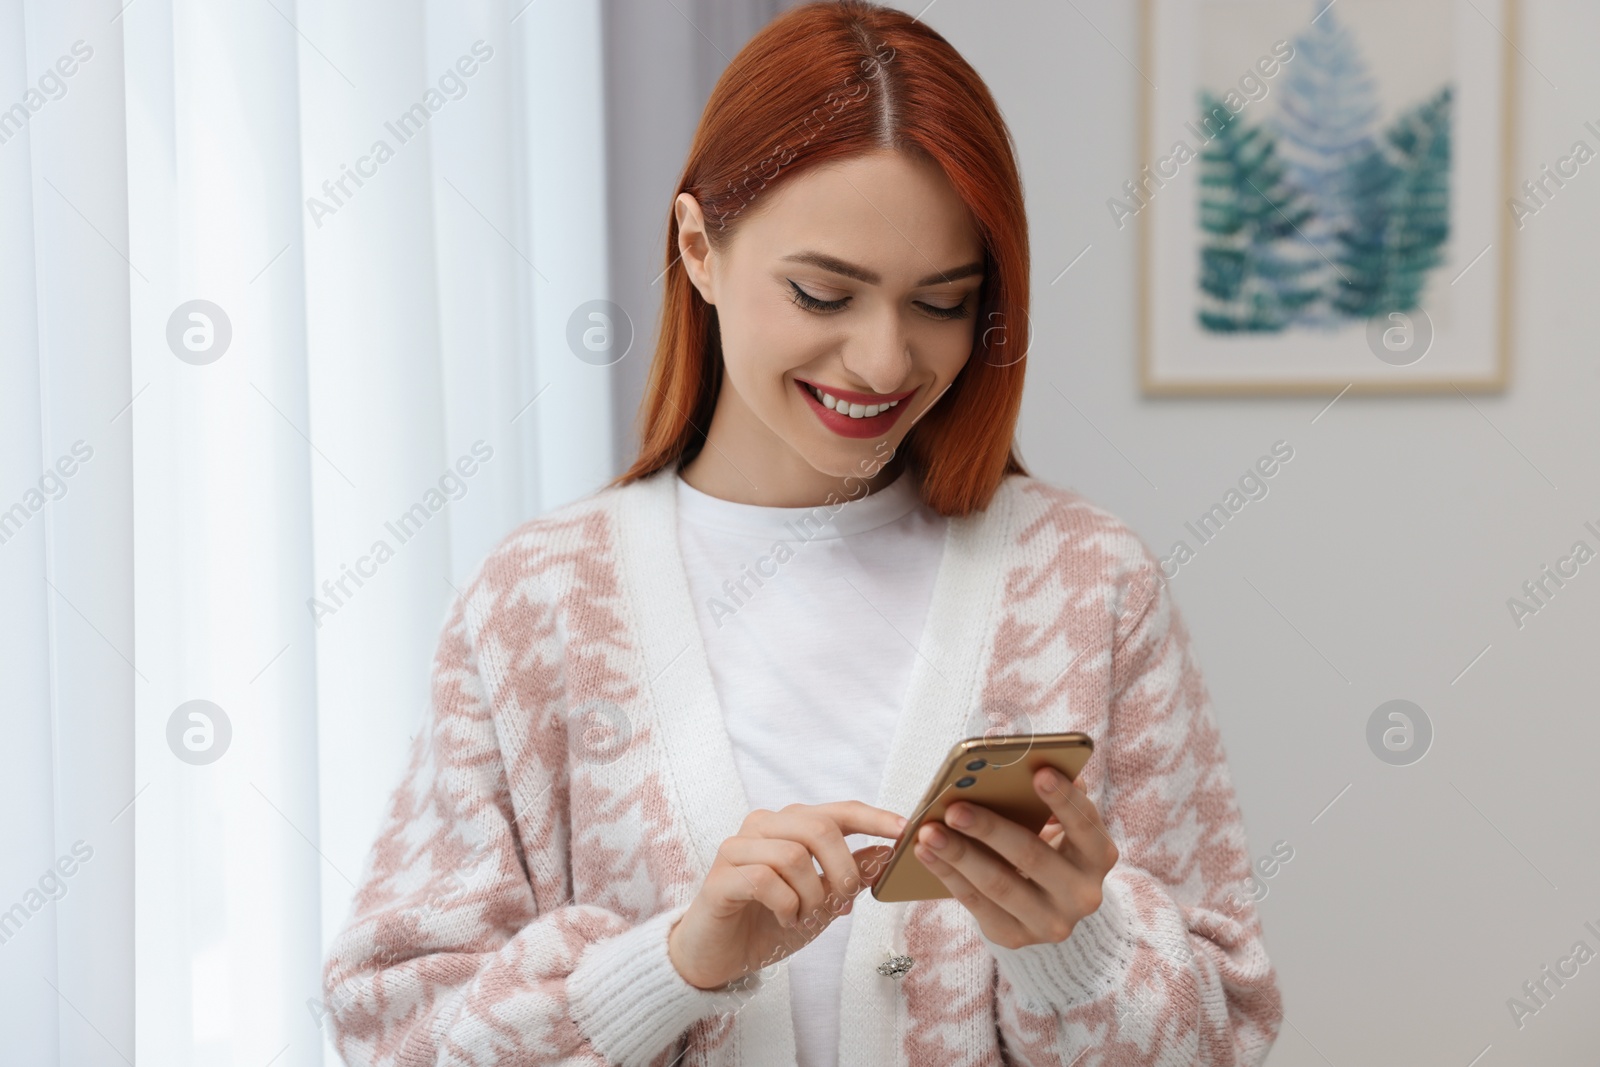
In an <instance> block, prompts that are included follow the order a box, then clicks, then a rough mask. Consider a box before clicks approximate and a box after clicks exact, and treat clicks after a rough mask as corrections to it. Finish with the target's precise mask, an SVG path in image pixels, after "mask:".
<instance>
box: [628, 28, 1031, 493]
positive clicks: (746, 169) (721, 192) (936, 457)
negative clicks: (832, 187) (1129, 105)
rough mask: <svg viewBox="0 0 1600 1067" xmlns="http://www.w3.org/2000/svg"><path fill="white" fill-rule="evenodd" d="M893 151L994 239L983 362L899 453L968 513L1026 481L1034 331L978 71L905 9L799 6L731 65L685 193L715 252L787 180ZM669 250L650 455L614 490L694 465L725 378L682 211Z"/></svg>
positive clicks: (1015, 215) (976, 354) (1010, 155)
mask: <svg viewBox="0 0 1600 1067" xmlns="http://www.w3.org/2000/svg"><path fill="white" fill-rule="evenodd" d="M886 148H887V149H895V150H897V151H902V152H907V153H910V154H913V155H921V156H923V157H925V158H927V159H930V160H932V161H933V162H934V163H935V164H936V165H938V167H939V168H940V169H941V170H942V171H943V172H944V174H945V177H946V178H947V179H948V180H949V182H950V184H951V186H952V187H953V188H954V189H955V192H956V195H957V196H959V197H960V198H961V200H962V201H963V202H964V203H965V204H966V206H967V209H968V211H970V212H971V215H972V219H973V222H974V224H975V226H976V228H977V231H978V234H979V237H980V240H981V241H982V243H983V247H984V270H985V273H984V280H983V284H982V287H981V288H980V290H979V292H978V315H977V318H976V321H975V324H974V334H975V336H974V338H973V349H972V355H971V356H969V357H968V359H967V362H966V364H965V365H964V366H963V367H962V369H961V371H960V373H958V374H957V375H956V377H955V379H954V380H953V381H952V382H951V383H950V386H949V388H948V389H947V390H946V391H945V393H944V395H943V397H942V398H940V399H939V400H938V402H937V403H935V405H934V406H933V407H932V408H931V409H927V412H926V414H925V415H924V416H923V417H922V418H921V419H920V420H919V421H918V422H917V424H916V426H915V427H914V428H913V429H912V430H911V432H910V433H908V434H907V435H906V438H905V440H904V441H903V442H902V443H901V446H900V448H901V450H904V451H905V452H906V466H907V468H908V469H909V470H910V471H911V472H912V473H914V474H915V475H916V477H917V481H918V484H919V486H920V488H921V493H922V498H923V500H924V501H926V502H927V504H928V506H929V507H931V508H933V509H934V510H936V511H938V512H939V513H940V514H942V515H965V514H968V513H969V512H971V511H974V510H981V509H983V508H986V507H987V506H988V504H989V500H990V498H991V497H992V496H993V495H994V491H995V490H996V489H997V488H998V487H999V485H1000V482H1001V481H1002V480H1003V479H1004V478H1005V477H1006V476H1007V475H1009V474H1023V475H1026V474H1027V471H1026V470H1025V469H1024V468H1023V466H1022V462H1021V460H1020V459H1019V458H1018V457H1017V455H1016V453H1015V449H1014V445H1013V442H1012V437H1013V434H1014V432H1015V429H1016V423H1017V415H1018V412H1019V410H1020V409H1021V407H1022V379H1023V370H1024V359H1025V356H1026V345H1027V343H1028V334H1029V332H1030V331H1029V329H1028V325H1027V324H1028V230H1027V218H1026V215H1025V213H1024V211H1023V204H1022V182H1021V178H1020V176H1019V174H1018V170H1017V164H1016V158H1015V155H1014V152H1013V146H1012V141H1011V134H1010V131H1009V130H1008V129H1007V127H1006V124H1005V120H1004V119H1003V118H1002V117H1001V115H1000V111H999V108H997V107H996V106H995V102H994V99H993V97H991V96H990V95H989V90H988V88H987V87H986V86H985V85H984V84H983V81H982V79H980V78H979V77H978V75H977V72H976V71H974V70H973V69H972V67H971V66H969V65H968V64H967V62H966V60H964V59H963V58H961V55H960V54H959V53H958V52H956V50H955V49H954V48H953V47H951V45H950V43H949V42H948V41H946V40H945V39H944V38H943V37H942V36H940V35H939V34H938V33H937V32H935V31H934V30H932V29H930V28H929V27H928V26H926V25H924V24H922V23H920V22H917V21H916V20H915V19H913V18H912V17H911V16H910V15H907V14H906V13H905V12H903V11H897V10H895V9H893V8H886V7H880V6H878V5H876V4H872V3H867V2H865V0H835V2H823V3H811V4H806V5H804V6H802V7H797V8H794V9H792V10H790V11H788V12H787V13H785V14H783V15H781V16H780V17H778V18H776V19H774V20H773V21H772V22H771V23H769V24H768V25H767V26H766V27H765V28H764V29H763V30H762V31H761V32H760V33H758V34H756V36H755V37H753V38H751V40H750V41H749V43H747V44H746V45H745V46H744V48H742V49H741V50H740V51H739V54H738V55H736V56H734V58H733V61H732V62H731V63H729V64H728V67H727V69H726V70H724V71H723V73H722V77H721V78H719V79H718V81H717V85H716V88H715V89H713V90H712V92H711V98H710V99H709V100H708V101H707V102H706V107H705V111H704V113H703V114H702V115H701V117H700V125H699V128H698V129H697V130H696V131H695V136H694V141H693V143H692V144H691V145H690V147H689V157H688V160H687V162H685V164H684V168H683V174H682V176H681V177H680V178H679V180H678V191H679V192H687V193H689V194H691V195H692V196H694V197H695V199H696V200H698V201H699V203H700V206H701V208H702V210H703V211H704V213H705V217H706V221H707V223H708V237H709V239H710V241H711V242H712V244H713V246H715V247H721V246H722V245H723V243H724V242H725V241H727V240H728V239H730V238H731V237H732V235H733V233H734V231H735V229H736V227H737V223H738V218H739V216H740V214H741V213H742V212H743V211H744V210H745V208H747V207H748V206H749V205H750V204H751V203H752V202H753V201H755V200H757V199H758V198H759V197H760V196H762V195H764V194H765V195H770V193H771V192H772V191H773V190H774V189H776V188H777V187H778V186H780V185H781V184H782V183H783V182H785V181H788V180H790V179H792V178H794V177H795V176H796V175H799V174H803V173H805V171H806V170H808V169H809V168H811V167H814V166H817V165H819V164H823V163H829V162H834V161H838V160H842V159H846V158H849V157H852V156H858V155H862V154H865V153H868V152H873V151H879V150H882V149H886ZM673 196H674V199H676V196H677V193H674V194H673ZM665 259H666V264H667V266H666V273H665V276H664V277H665V291H664V295H663V298H662V304H661V320H660V328H659V330H658V333H657V339H656V351H655V359H654V361H653V362H652V363H651V366H650V379H649V383H648V385H647V387H646V389H645V398H644V401H643V403H642V404H641V407H640V411H639V423H638V427H639V431H640V432H639V441H640V445H639V456H638V458H637V459H636V460H635V461H634V463H633V466H632V467H630V468H629V469H628V470H627V471H626V472H625V473H623V474H621V475H618V476H617V477H616V478H614V479H613V480H612V482H611V483H610V484H611V485H626V484H628V483H629V482H632V481H634V480H636V479H639V478H643V477H645V476H647V475H650V474H653V473H655V472H656V471H658V470H660V469H661V468H663V467H665V466H667V465H668V464H678V465H680V466H681V465H682V464H683V463H686V462H688V461H689V460H691V459H693V458H694V456H695V455H697V454H698V453H699V451H700V449H701V448H702V447H703V446H704V444H705V431H704V429H703V427H707V426H709V425H710V423H711V413H712V410H713V409H714V407H715V405H716V400H717V392H718V390H719V388H720V387H721V384H722V350H721V344H720V340H719V337H718V331H717V330H716V329H715V321H716V320H715V309H713V308H712V307H710V305H708V304H707V303H706V302H705V300H704V298H702V297H701V296H700V293H699V290H697V289H696V288H695V287H694V285H693V284H692V283H691V282H690V281H689V278H688V275H687V273H686V271H685V270H684V267H683V264H682V261H681V259H680V257H679V255H678V225H677V219H676V217H675V215H674V214H673V213H672V212H671V211H670V210H669V212H668V222H667V248H666V257H665Z"/></svg>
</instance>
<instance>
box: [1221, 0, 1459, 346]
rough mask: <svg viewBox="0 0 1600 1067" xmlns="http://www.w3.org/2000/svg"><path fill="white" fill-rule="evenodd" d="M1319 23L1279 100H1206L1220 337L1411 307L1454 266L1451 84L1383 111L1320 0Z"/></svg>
mask: <svg viewBox="0 0 1600 1067" xmlns="http://www.w3.org/2000/svg"><path fill="white" fill-rule="evenodd" d="M1306 19H1307V21H1306V23H1305V24H1304V25H1303V26H1302V27H1301V28H1300V30H1299V31H1298V32H1297V33H1296V34H1295V35H1294V36H1293V37H1292V39H1291V40H1292V45H1293V51H1292V53H1287V54H1290V55H1291V56H1292V59H1291V61H1288V62H1285V63H1283V64H1282V67H1281V72H1280V73H1278V75H1277V77H1276V79H1275V80H1276V85H1275V86H1274V87H1273V92H1272V94H1271V99H1268V100H1264V101H1263V102H1262V104H1261V105H1260V106H1252V107H1243V106H1241V105H1240V104H1239V103H1238V102H1237V101H1238V99H1239V98H1238V96H1237V93H1236V92H1235V91H1234V90H1232V89H1231V88H1227V87H1216V88H1201V89H1200V90H1199V92H1198V94H1197V99H1196V104H1197V106H1198V118H1197V124H1198V125H1197V126H1196V127H1191V128H1198V129H1202V130H1203V131H1204V133H1205V134H1206V136H1207V137H1208V138H1209V139H1208V140H1206V141H1205V142H1204V144H1203V145H1202V146H1201V147H1200V149H1199V152H1198V155H1197V160H1196V166H1197V168H1198V178H1197V181H1196V187H1197V189H1198V194H1197V195H1198V210H1197V211H1196V212H1195V215H1194V218H1195V221H1196V224H1197V225H1198V227H1199V231H1200V232H1199V240H1198V251H1199V263H1198V272H1197V275H1196V277H1197V279H1198V301H1197V306H1196V315H1197V318H1198V325H1199V326H1200V328H1201V329H1202V330H1203V331H1205V332H1207V333H1210V334H1224V335H1227V334H1241V335H1242V334H1263V333H1267V334H1270V333H1281V332H1283V331H1289V330H1316V331H1324V332H1326V331H1336V330H1341V329H1344V328H1346V327H1349V326H1350V325H1352V324H1364V323H1366V322H1368V321H1369V320H1371V319H1373V318H1374V317H1375V316H1385V315H1388V314H1390V313H1396V312H1398V313H1408V312H1414V311H1415V310H1416V309H1417V308H1418V307H1419V306H1420V304H1421V302H1422V300H1423V297H1424V294H1425V292H1426V291H1427V289H1428V286H1429V283H1430V280H1431V279H1433V278H1434V277H1435V276H1436V275H1437V274H1438V273H1439V272H1440V271H1441V270H1443V269H1444V268H1445V266H1446V259H1447V256H1446V253H1447V247H1448V243H1449V241H1450V239H1451V232H1452V227H1451V219H1450V199H1451V198H1450V193H1451V189H1450V184H1451V160H1452V106H1453V101H1454V96H1455V93H1454V87H1453V86H1452V84H1451V83H1450V82H1449V81H1445V82H1443V83H1440V84H1438V85H1437V86H1436V87H1434V88H1433V89H1432V90H1431V91H1428V92H1426V93H1425V95H1423V96H1422V97H1421V98H1419V99H1413V100H1409V101H1404V102H1400V103H1398V104H1394V103H1391V104H1389V105H1388V106H1387V107H1385V105H1384V97H1383V96H1382V86H1381V84H1380V81H1381V79H1380V76H1379V74H1377V73H1375V71H1374V67H1373V64H1372V63H1371V62H1370V61H1369V59H1368V58H1367V56H1366V55H1365V54H1364V53H1363V49H1362V45H1361V42H1360V40H1359V39H1358V38H1357V36H1356V35H1355V33H1353V32H1352V31H1351V29H1350V28H1349V27H1347V26H1346V25H1345V24H1344V22H1343V21H1342V20H1341V18H1340V11H1339V8H1338V7H1337V6H1335V5H1330V4H1328V3H1327V0H1312V3H1311V4H1310V5H1309V6H1308V8H1307V11H1306ZM1230 94H1231V95H1232V96H1233V98H1234V99H1233V100H1230V99H1229V98H1228V97H1229V95H1230ZM1448 283H1449V278H1448V277H1446V278H1445V279H1444V284H1446V285H1447V284H1448Z"/></svg>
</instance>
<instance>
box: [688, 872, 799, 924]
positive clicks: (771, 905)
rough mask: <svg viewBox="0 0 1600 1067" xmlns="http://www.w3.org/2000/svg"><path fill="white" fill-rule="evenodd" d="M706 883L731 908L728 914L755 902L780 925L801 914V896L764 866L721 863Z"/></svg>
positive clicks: (779, 875)
mask: <svg viewBox="0 0 1600 1067" xmlns="http://www.w3.org/2000/svg"><path fill="white" fill-rule="evenodd" d="M706 884H707V885H709V886H711V888H712V891H713V892H714V893H715V894H716V895H717V896H718V897H719V898H720V899H721V900H722V901H723V902H724V903H725V904H727V905H729V906H730V907H729V908H728V912H729V913H730V914H731V913H733V912H735V911H737V910H738V908H739V907H742V906H743V905H745V904H748V903H755V904H760V905H761V906H762V907H764V908H766V909H767V910H768V911H770V912H772V914H773V915H775V916H776V917H777V918H778V921H779V922H781V923H788V922H790V921H791V920H792V917H793V916H795V915H797V914H798V913H799V911H800V897H799V894H797V893H796V892H795V891H794V887H793V886H791V885H790V884H789V883H788V881H787V880H786V879H785V878H784V877H783V876H782V875H781V874H779V873H778V872H777V871H775V870H773V869H772V868H771V867H769V866H767V865H766V864H763V863H750V864H743V865H740V864H735V863H724V864H722V865H721V866H719V867H716V868H714V869H713V870H712V872H711V874H710V875H709V876H707V878H706ZM721 917H725V916H721Z"/></svg>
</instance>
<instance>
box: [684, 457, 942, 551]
mask: <svg viewBox="0 0 1600 1067" xmlns="http://www.w3.org/2000/svg"><path fill="white" fill-rule="evenodd" d="M675 480H676V481H677V494H678V514H679V515H680V516H681V517H682V518H683V519H684V520H685V521H687V522H689V523H692V524H694V525H696V526H703V527H709V528H712V529H718V530H724V531H726V532H729V533H738V534H745V535H748V536H752V537H779V538H783V539H785V540H792V539H793V538H795V537H797V536H798V537H802V538H804V539H805V540H813V539H817V538H824V539H827V538H836V537H848V536H849V535H851V534H856V533H862V532H864V531H866V530H872V529H876V528H877V527H879V526H885V525H887V524H889V523H891V522H894V521H895V520H896V519H899V518H901V517H903V516H905V515H906V514H908V513H910V512H911V511H912V510H913V509H914V508H916V507H917V505H918V504H920V503H921V502H922V497H921V495H920V494H919V493H918V492H917V487H916V480H915V479H914V478H913V477H911V475H910V474H909V472H907V471H904V470H902V471H901V472H900V474H899V475H898V476H897V477H896V478H895V480H894V481H893V482H890V483H889V484H888V485H887V486H885V487H884V488H882V489H880V490H878V491H877V492H876V493H871V494H869V495H866V496H861V495H857V496H855V497H853V498H852V497H848V496H840V497H839V498H838V499H836V500H835V501H834V502H833V503H831V504H829V503H823V504H815V505H812V506H810V507H798V508H776V507H767V506H765V505H761V504H742V503H739V502H738V501H735V500H724V499H722V498H721V497H717V496H712V495H711V494H709V493H703V492H701V491H700V490H698V489H696V488H695V487H694V486H692V485H690V484H689V483H688V482H686V481H684V479H683V475H682V474H681V473H679V474H677V475H675ZM859 484H860V485H861V486H862V488H863V489H864V488H865V483H864V482H861V483H859Z"/></svg>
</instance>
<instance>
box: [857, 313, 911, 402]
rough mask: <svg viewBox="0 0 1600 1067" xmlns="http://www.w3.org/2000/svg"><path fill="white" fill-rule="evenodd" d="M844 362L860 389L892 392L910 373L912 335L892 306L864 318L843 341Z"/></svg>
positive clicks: (897, 389) (899, 388) (901, 387)
mask: <svg viewBox="0 0 1600 1067" xmlns="http://www.w3.org/2000/svg"><path fill="white" fill-rule="evenodd" d="M843 363H844V367H845V370H847V371H849V372H850V374H851V375H853V376H854V377H855V378H856V380H857V381H860V382H861V383H862V385H863V391H870V392H874V393H883V394H888V393H894V392H898V391H899V390H901V389H903V388H904V387H905V386H904V383H905V380H906V377H907V376H908V375H909V374H910V373H911V366H912V357H911V336H910V333H909V332H908V331H907V330H906V328H905V323H904V322H903V321H902V319H901V317H900V315H898V314H897V313H896V312H895V311H894V310H892V309H887V308H886V309H883V311H882V312H880V313H879V314H877V315H874V316H872V317H871V318H870V319H864V320H863V321H862V323H861V329H860V332H859V333H856V334H854V335H853V336H851V338H850V339H849V340H848V341H847V342H846V343H845V348H844V358H843Z"/></svg>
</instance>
